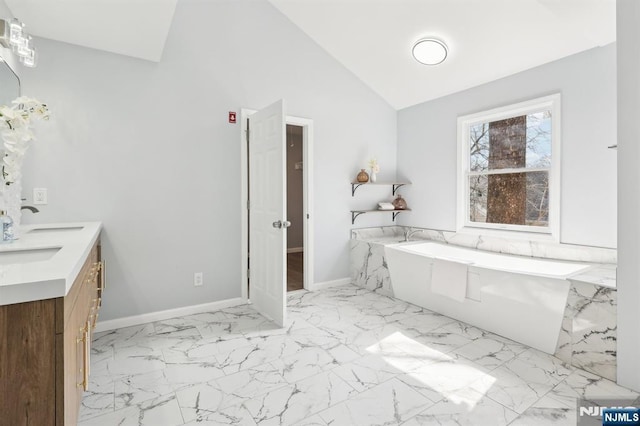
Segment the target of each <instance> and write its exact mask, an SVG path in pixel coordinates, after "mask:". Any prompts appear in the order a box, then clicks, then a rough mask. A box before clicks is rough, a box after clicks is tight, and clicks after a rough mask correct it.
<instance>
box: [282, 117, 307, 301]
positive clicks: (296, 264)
mask: <svg viewBox="0 0 640 426" xmlns="http://www.w3.org/2000/svg"><path fill="white" fill-rule="evenodd" d="M302 134H303V128H302V127H300V126H294V125H293V124H287V143H286V150H285V151H286V156H287V161H286V175H287V220H288V221H289V222H291V226H289V228H287V291H295V290H302V289H303V288H304V226H303V224H304V219H303V216H304V205H303V201H302V200H303V197H304V184H303V183H304V182H303V175H302V172H303V169H304V161H303V157H302Z"/></svg>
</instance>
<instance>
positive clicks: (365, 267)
mask: <svg viewBox="0 0 640 426" xmlns="http://www.w3.org/2000/svg"><path fill="white" fill-rule="evenodd" d="M381 238H382V239H376V240H375V241H363V240H357V239H352V240H351V242H350V254H349V262H350V268H349V269H350V273H351V282H352V283H353V284H355V285H357V286H360V287H362V288H366V289H367V290H370V291H373V292H375V293H379V294H382V295H385V296H393V290H392V289H391V277H390V276H389V268H388V266H387V262H386V260H385V255H384V245H385V244H386V243H387V240H388V242H398V240H397V238H398V237H394V236H385V237H381Z"/></svg>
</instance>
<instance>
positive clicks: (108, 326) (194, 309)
mask: <svg viewBox="0 0 640 426" xmlns="http://www.w3.org/2000/svg"><path fill="white" fill-rule="evenodd" d="M246 303H247V301H246V300H244V299H243V298H241V297H236V298H234V299H226V300H219V301H217V302H211V303H203V304H201V305H193V306H185V307H182V308H176V309H168V310H166V311H158V312H149V313H148V314H142V315H134V316H131V317H124V318H117V319H113V320H107V321H98V323H97V324H96V329H95V330H94V331H95V332H96V333H97V332H100V331H107V330H115V329H116V328H122V327H130V326H132V325H140V324H146V323H149V322H153V321H162V320H166V319H169V318H175V317H181V316H184V315H193V314H200V313H203V312H211V311H219V310H220V309H225V308H231V307H233V306H239V305H244V304H246Z"/></svg>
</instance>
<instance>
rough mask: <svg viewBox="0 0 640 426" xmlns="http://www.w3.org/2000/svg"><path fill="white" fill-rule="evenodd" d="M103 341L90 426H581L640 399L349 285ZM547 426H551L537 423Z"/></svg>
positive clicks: (87, 407) (87, 418) (89, 405)
mask: <svg viewBox="0 0 640 426" xmlns="http://www.w3.org/2000/svg"><path fill="white" fill-rule="evenodd" d="M288 299H289V300H288V305H289V317H290V319H289V322H288V324H287V327H286V328H284V329H278V328H277V327H275V326H274V325H273V324H272V323H270V322H269V321H267V320H266V319H264V318H262V317H261V316H260V315H259V314H257V313H256V312H255V311H254V310H253V309H252V308H251V307H250V306H246V305H245V306H238V307H234V308H229V309H224V310H221V311H217V312H210V313H204V314H197V315H191V316H185V317H181V318H175V319H172V320H166V321H160V322H156V323H152V324H146V325H141V326H136V327H129V328H124V329H119V330H114V331H109V332H103V333H98V334H96V335H95V336H94V344H93V348H94V349H93V354H92V355H93V356H92V383H91V385H90V391H89V392H88V393H86V394H85V398H84V400H83V408H82V411H81V420H80V423H79V425H80V426H87V425H96V426H97V425H100V426H102V425H110V424H122V425H129V424H132V425H154V426H157V425H162V426H171V425H182V424H185V425H223V424H233V425H248V426H255V425H318V426H328V425H368V426H369V425H433V424H436V425H437V424H443V425H444V424H452V425H455V424H458V425H469V426H474V425H478V426H484V425H488V424H491V425H507V424H514V425H516V424H517V425H531V424H548V425H567V426H568V425H572V426H574V425H575V422H576V412H575V410H576V408H575V406H576V400H577V398H580V397H587V398H590V397H594V398H595V397H603V396H608V397H625V398H630V399H635V398H638V397H639V396H640V395H638V394H636V393H635V392H632V391H630V390H627V389H625V388H622V387H620V386H618V385H616V384H615V383H613V382H612V381H609V380H606V379H603V378H601V377H598V376H596V375H593V374H591V373H588V372H586V371H583V370H580V369H577V368H575V367H572V366H570V365H567V364H564V363H563V362H562V361H561V360H559V359H558V358H556V357H554V356H551V355H547V354H544V353H542V352H540V351H537V350H535V349H531V348H528V347H526V346H524V345H520V344H518V343H516V342H513V341H510V340H508V339H505V338H502V337H500V336H497V335H495V334H492V333H488V332H486V331H483V330H480V329H478V328H475V327H472V326H469V325H468V324H464V323H461V322H459V321H456V320H453V319H451V318H448V317H445V316H442V315H438V314H436V313H433V312H430V311H428V310H426V309H421V308H419V307H416V306H414V305H411V304H408V303H405V302H402V301H399V300H396V299H393V298H389V297H386V296H383V295H380V294H376V293H374V292H371V291H368V290H366V289H362V288H359V287H357V286H353V285H346V286H341V287H334V288H328V289H324V290H320V291H317V292H307V291H299V292H296V293H294V294H290V295H289V298H288ZM541 420H544V422H541Z"/></svg>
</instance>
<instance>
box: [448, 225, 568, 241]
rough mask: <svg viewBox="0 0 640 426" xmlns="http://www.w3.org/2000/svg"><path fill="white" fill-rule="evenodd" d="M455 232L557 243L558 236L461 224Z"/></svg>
mask: <svg viewBox="0 0 640 426" xmlns="http://www.w3.org/2000/svg"><path fill="white" fill-rule="evenodd" d="M456 232H457V233H459V234H467V235H474V236H478V235H487V236H491V237H497V238H504V239H508V240H520V241H521V240H527V241H542V242H549V243H559V242H560V238H559V236H558V235H554V234H552V233H547V232H530V231H520V230H512V229H496V228H483V227H474V226H461V227H458V229H457V231H456Z"/></svg>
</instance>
